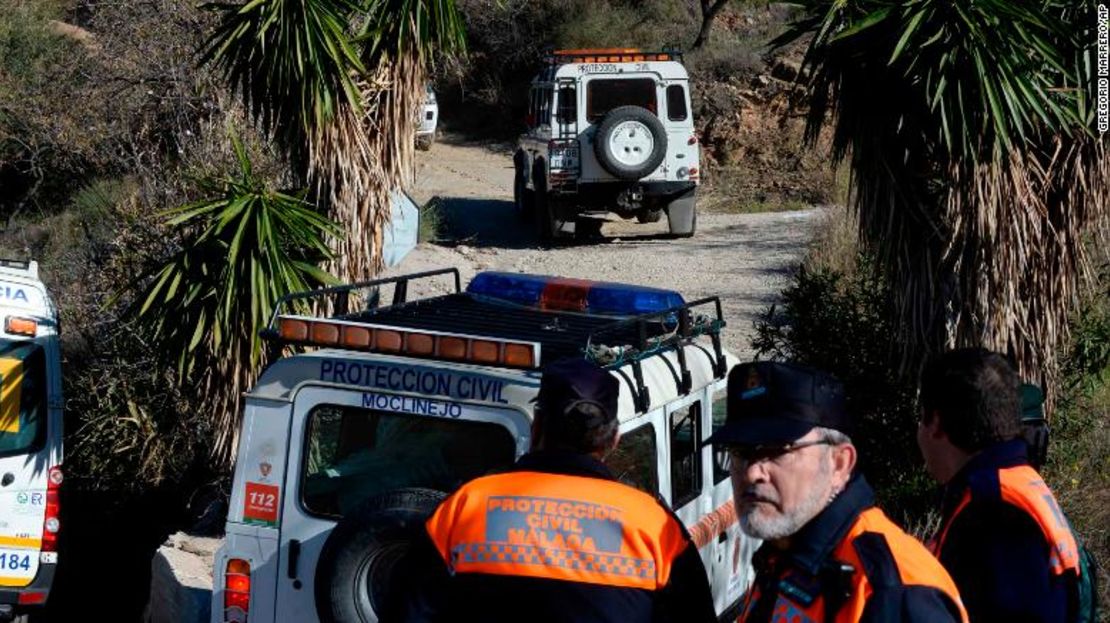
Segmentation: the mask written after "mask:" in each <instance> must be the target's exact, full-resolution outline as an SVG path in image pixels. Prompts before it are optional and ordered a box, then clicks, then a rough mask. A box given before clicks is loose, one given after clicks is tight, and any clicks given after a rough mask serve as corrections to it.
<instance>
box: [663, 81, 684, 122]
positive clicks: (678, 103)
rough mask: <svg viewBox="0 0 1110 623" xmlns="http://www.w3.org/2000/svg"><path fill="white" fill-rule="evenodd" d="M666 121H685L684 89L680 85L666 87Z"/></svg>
mask: <svg viewBox="0 0 1110 623" xmlns="http://www.w3.org/2000/svg"><path fill="white" fill-rule="evenodd" d="M667 119H670V120H671V121H686V89H683V88H682V85H681V84H672V85H671V86H669V87H667Z"/></svg>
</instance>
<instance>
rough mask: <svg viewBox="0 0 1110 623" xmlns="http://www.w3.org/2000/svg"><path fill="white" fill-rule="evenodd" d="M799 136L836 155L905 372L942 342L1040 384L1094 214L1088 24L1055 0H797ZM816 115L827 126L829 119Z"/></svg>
mask: <svg viewBox="0 0 1110 623" xmlns="http://www.w3.org/2000/svg"><path fill="white" fill-rule="evenodd" d="M803 5H804V7H805V11H804V15H803V18H802V19H801V20H800V21H799V22H798V23H797V24H796V25H795V27H794V29H793V30H792V31H791V32H789V33H788V34H787V35H786V36H785V37H784V38H783V39H781V40H780V41H779V42H778V43H780V44H782V43H784V42H786V41H789V40H792V39H795V38H797V37H800V36H804V35H809V36H812V40H811V42H810V44H809V47H808V49H807V53H806V59H805V63H804V65H805V72H806V75H807V76H808V82H807V88H808V94H809V97H808V100H809V101H808V103H809V106H810V109H809V113H808V115H809V116H808V124H807V137H808V139H809V140H810V141H811V142H816V141H817V139H818V137H819V136H820V134H821V132H822V131H823V130H824V129H825V128H826V127H828V126H829V125H831V140H832V148H833V155H834V158H835V159H836V160H840V159H843V158H850V164H851V170H852V199H851V201H852V205H853V207H854V208H855V210H856V212H857V214H858V217H859V227H860V234H861V236H860V238H861V242H862V244H863V245H864V246H865V247H866V248H867V250H868V251H870V252H872V253H874V254H875V255H876V256H877V257H878V258H879V260H880V263H881V264H882V265H883V266H884V267H886V269H887V271H888V277H889V278H890V279H891V280H892V283H893V284H894V285H895V289H894V292H895V298H896V305H895V308H896V310H897V312H896V313H897V322H896V323H894V326H896V327H899V328H900V331H901V332H902V335H901V336H899V337H900V338H901V339H900V340H898V343H899V344H900V345H902V347H903V348H904V353H903V355H904V361H905V363H906V365H907V366H910V367H914V366H916V365H919V364H920V363H921V362H922V361H923V360H924V358H925V357H927V356H928V355H929V354H930V353H932V352H936V351H937V350H940V349H943V348H945V347H949V346H954V345H968V344H974V345H983V346H987V347H991V348H995V349H997V350H1001V351H1003V352H1008V353H1010V354H1011V355H1013V356H1014V357H1015V359H1016V360H1017V361H1018V362H1019V364H1020V367H1021V369H1022V372H1023V373H1024V374H1025V375H1026V377H1027V378H1029V379H1032V380H1038V381H1040V382H1042V383H1045V382H1047V383H1048V384H1049V385H1050V386H1051V384H1052V382H1053V381H1054V379H1055V365H1056V364H1055V362H1056V353H1057V352H1059V350H1060V347H1061V345H1062V343H1063V340H1064V339H1066V337H1067V317H1068V312H1069V310H1070V308H1071V305H1072V304H1073V302H1074V300H1075V294H1076V291H1077V288H1078V286H1079V280H1080V279H1081V276H1082V274H1083V271H1084V269H1083V266H1084V261H1085V259H1084V257H1083V248H1082V245H1081V243H1080V240H1081V238H1082V236H1083V234H1084V232H1085V231H1087V230H1088V229H1089V228H1090V227H1091V226H1092V225H1094V224H1097V223H1099V222H1105V220H1106V218H1107V214H1108V210H1110V208H1108V207H1107V206H1108V204H1107V198H1108V196H1110V192H1108V185H1110V175H1108V173H1110V161H1108V159H1107V154H1106V151H1105V146H1104V144H1103V143H1102V142H1101V141H1100V140H1099V139H1098V138H1097V137H1096V136H1095V135H1094V133H1093V131H1092V129H1091V128H1092V126H1093V114H1092V110H1091V103H1090V101H1089V99H1088V97H1087V95H1086V94H1085V91H1086V87H1087V86H1088V85H1090V84H1091V78H1092V74H1091V64H1090V59H1091V58H1092V57H1091V52H1092V50H1091V47H1090V45H1091V44H1090V43H1089V42H1093V41H1094V37H1093V36H1092V33H1091V30H1092V28H1093V24H1094V20H1093V19H1091V18H1090V16H1089V15H1088V14H1086V13H1085V12H1084V10H1080V9H1078V8H1077V6H1076V3H1071V2H1066V1H1065V0H977V1H976V2H974V3H966V2H948V1H946V0H896V1H894V2H890V1H888V0H808V1H806V2H803ZM830 122H831V124H830Z"/></svg>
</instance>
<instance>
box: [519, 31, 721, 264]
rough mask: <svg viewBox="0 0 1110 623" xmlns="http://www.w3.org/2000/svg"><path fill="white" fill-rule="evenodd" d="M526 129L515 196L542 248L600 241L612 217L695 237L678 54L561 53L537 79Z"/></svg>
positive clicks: (694, 150) (689, 136)
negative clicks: (664, 225) (662, 223)
mask: <svg viewBox="0 0 1110 623" xmlns="http://www.w3.org/2000/svg"><path fill="white" fill-rule="evenodd" d="M527 123H528V131H527V132H526V133H524V134H523V135H521V137H520V145H519V148H518V149H517V151H516V153H515V154H514V156H513V163H514V166H515V169H516V176H515V179H514V183H513V197H514V202H515V205H516V209H517V212H518V214H519V215H520V216H521V217H522V218H527V219H533V220H534V222H535V224H536V229H537V233H538V235H539V237H540V240H541V241H542V242H551V241H553V240H557V239H559V238H564V237H570V236H574V235H577V236H580V237H581V236H594V235H596V234H597V233H598V232H599V231H600V227H601V223H602V221H601V220H600V219H599V218H598V217H603V216H605V215H606V214H607V213H609V212H615V213H616V214H617V215H619V216H621V217H622V218H636V219H637V220H639V221H640V222H641V223H648V222H655V221H658V220H659V219H661V218H662V217H663V215H664V214H665V215H666V217H667V221H668V224H669V227H670V233H671V234H672V235H674V236H692V235H694V230H695V229H696V227H697V212H696V209H695V195H696V190H697V186H698V178H699V171H698V167H699V164H698V159H699V151H698V138H697V134H696V132H695V129H694V118H693V115H692V113H691V109H690V78H689V76H688V75H687V73H686V68H685V67H684V66H683V65H682V62H681V60H680V56H679V54H678V53H677V52H674V51H663V52H641V51H639V50H631V49H604V50H564V51H558V52H555V53H553V54H551V55H550V56H549V57H548V58H547V60H546V64H545V65H544V67H543V69H542V70H541V71H540V73H539V75H537V76H536V78H535V79H534V80H533V81H532V89H531V96H530V100H529V106H528V117H527Z"/></svg>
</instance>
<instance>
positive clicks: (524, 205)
mask: <svg viewBox="0 0 1110 623" xmlns="http://www.w3.org/2000/svg"><path fill="white" fill-rule="evenodd" d="M527 166H528V158H527V157H526V156H525V155H524V152H523V151H521V150H519V149H518V150H517V152H516V153H515V154H513V169H514V170H515V174H514V175H513V207H514V208H515V211H516V215H517V217H518V218H520V219H522V220H527V219H530V218H532V214H533V213H534V212H535V210H536V194H535V191H533V190H532V189H531V188H528V180H527V179H525V177H524V172H525V171H526V170H527V169H526V168H525V167H527Z"/></svg>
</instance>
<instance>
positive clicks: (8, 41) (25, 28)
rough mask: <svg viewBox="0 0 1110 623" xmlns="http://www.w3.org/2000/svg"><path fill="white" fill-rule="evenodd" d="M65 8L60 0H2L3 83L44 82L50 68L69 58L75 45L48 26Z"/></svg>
mask: <svg viewBox="0 0 1110 623" xmlns="http://www.w3.org/2000/svg"><path fill="white" fill-rule="evenodd" d="M62 7H63V4H62V3H61V2H58V1H57V0H35V1H27V0H0V85H5V84H6V85H7V86H11V85H13V84H25V85H29V86H33V85H38V84H42V83H43V80H44V79H46V78H47V77H48V76H49V75H50V72H49V71H48V70H49V69H50V67H51V66H52V65H54V64H55V63H62V62H64V61H65V60H66V57H67V55H68V54H70V53H71V52H72V48H73V45H74V44H73V42H72V41H69V40H66V39H63V38H62V37H59V36H58V35H56V34H54V33H53V32H51V31H50V26H49V23H50V20H56V19H61V17H62Z"/></svg>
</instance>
